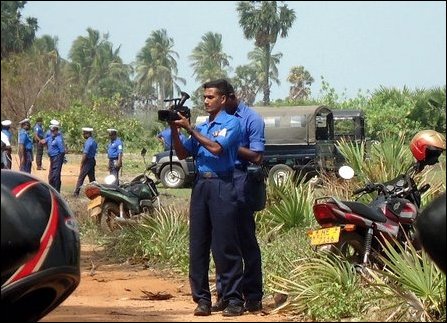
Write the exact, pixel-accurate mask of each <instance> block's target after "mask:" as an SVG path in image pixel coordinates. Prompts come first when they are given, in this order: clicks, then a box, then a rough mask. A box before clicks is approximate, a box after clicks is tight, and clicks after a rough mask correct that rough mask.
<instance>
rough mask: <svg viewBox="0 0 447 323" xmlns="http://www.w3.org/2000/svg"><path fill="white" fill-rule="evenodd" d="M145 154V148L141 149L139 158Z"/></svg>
mask: <svg viewBox="0 0 447 323" xmlns="http://www.w3.org/2000/svg"><path fill="white" fill-rule="evenodd" d="M146 153H147V150H146V148H143V149H141V156H145V155H146Z"/></svg>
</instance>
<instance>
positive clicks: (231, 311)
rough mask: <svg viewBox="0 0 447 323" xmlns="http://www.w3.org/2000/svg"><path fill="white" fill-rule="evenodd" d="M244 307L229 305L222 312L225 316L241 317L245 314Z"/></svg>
mask: <svg viewBox="0 0 447 323" xmlns="http://www.w3.org/2000/svg"><path fill="white" fill-rule="evenodd" d="M244 312H245V308H244V305H235V304H228V306H227V307H226V308H225V309H224V310H223V311H222V315H223V316H239V315H242V314H244Z"/></svg>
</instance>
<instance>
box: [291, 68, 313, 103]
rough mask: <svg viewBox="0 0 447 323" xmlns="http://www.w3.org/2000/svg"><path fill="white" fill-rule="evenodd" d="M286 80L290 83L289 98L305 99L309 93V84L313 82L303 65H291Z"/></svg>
mask: <svg viewBox="0 0 447 323" xmlns="http://www.w3.org/2000/svg"><path fill="white" fill-rule="evenodd" d="M287 81H289V82H290V83H292V86H291V87H290V91H289V98H290V99H291V100H300V99H306V98H307V97H308V96H309V95H310V86H311V85H312V83H313V82H314V78H313V77H312V76H311V75H310V73H309V72H308V71H306V70H305V69H304V66H301V65H300V66H293V67H292V68H291V69H290V72H289V76H288V77H287Z"/></svg>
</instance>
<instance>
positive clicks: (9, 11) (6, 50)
mask: <svg viewBox="0 0 447 323" xmlns="http://www.w3.org/2000/svg"><path fill="white" fill-rule="evenodd" d="M26 2H27V1H2V2H1V11H2V13H1V17H2V40H1V44H2V54H1V55H2V60H3V59H4V58H6V57H8V56H9V55H10V54H11V53H20V52H22V51H24V50H26V49H27V48H29V47H30V46H31V45H32V43H33V41H34V37H35V33H36V31H37V28H38V25H37V19H36V18H32V17H28V18H26V22H23V21H22V14H21V13H20V10H22V9H23V8H24V7H25V4H26Z"/></svg>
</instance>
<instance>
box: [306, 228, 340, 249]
mask: <svg viewBox="0 0 447 323" xmlns="http://www.w3.org/2000/svg"><path fill="white" fill-rule="evenodd" d="M307 235H308V236H309V238H310V244H311V245H312V246H318V245H322V244H327V243H337V242H338V240H339V238H340V227H330V228H323V229H318V230H312V231H309V232H308V233H307Z"/></svg>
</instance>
